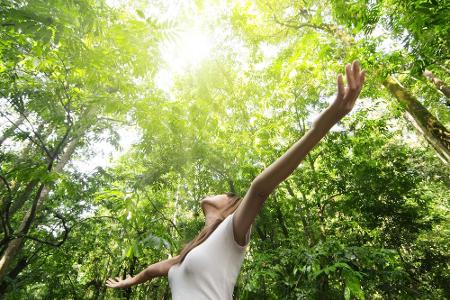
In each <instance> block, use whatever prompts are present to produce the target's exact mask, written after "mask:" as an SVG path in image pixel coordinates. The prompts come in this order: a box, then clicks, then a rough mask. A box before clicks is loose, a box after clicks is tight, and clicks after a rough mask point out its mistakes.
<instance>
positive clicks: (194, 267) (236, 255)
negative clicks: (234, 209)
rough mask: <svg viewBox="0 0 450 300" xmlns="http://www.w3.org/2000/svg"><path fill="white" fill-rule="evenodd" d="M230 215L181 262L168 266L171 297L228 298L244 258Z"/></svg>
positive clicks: (177, 299)
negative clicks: (235, 236) (236, 239)
mask: <svg viewBox="0 0 450 300" xmlns="http://www.w3.org/2000/svg"><path fill="white" fill-rule="evenodd" d="M233 216H234V213H233V214H231V215H229V216H228V217H227V218H225V220H223V221H222V223H220V224H219V226H218V227H217V228H216V230H214V232H213V233H211V235H210V236H209V237H208V238H207V239H206V240H205V241H204V242H203V243H201V244H200V245H198V246H197V247H195V248H194V249H192V250H191V251H190V252H189V253H188V254H187V255H186V257H185V259H184V261H183V262H182V263H181V264H176V265H173V266H172V267H171V268H170V269H169V273H168V277H169V285H170V290H171V291H172V299H173V300H222V299H223V300H230V299H233V290H234V285H235V283H236V279H237V277H238V275H239V271H240V269H241V265H242V262H243V260H244V254H245V248H246V246H247V245H248V240H249V233H250V230H249V233H247V240H246V246H240V245H239V244H238V243H237V242H236V241H235V239H234V233H233Z"/></svg>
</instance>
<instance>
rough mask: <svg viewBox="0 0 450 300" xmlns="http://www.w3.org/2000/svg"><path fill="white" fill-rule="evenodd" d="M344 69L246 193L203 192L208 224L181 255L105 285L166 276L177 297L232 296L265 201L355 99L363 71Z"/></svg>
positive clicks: (355, 67) (356, 67)
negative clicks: (317, 109) (303, 128)
mask: <svg viewBox="0 0 450 300" xmlns="http://www.w3.org/2000/svg"><path fill="white" fill-rule="evenodd" d="M345 71H346V76H347V86H346V87H345V86H344V83H343V79H342V75H339V76H338V78H337V86H338V93H337V96H336V99H335V100H334V102H333V103H332V104H331V105H330V106H329V107H328V108H327V109H325V110H324V111H323V112H322V113H321V114H320V115H319V117H318V118H317V119H316V120H315V121H314V123H313V125H312V127H311V129H310V130H309V131H308V132H307V133H306V134H305V135H304V136H303V137H302V138H301V139H300V140H299V141H297V142H296V143H295V144H294V145H293V146H292V147H291V148H290V149H289V150H288V151H287V152H286V153H285V154H283V156H281V157H280V158H279V159H278V160H276V161H275V162H274V163H273V164H272V165H270V166H269V167H268V168H266V169H265V170H264V171H263V172H262V173H261V174H259V175H258V176H257V177H256V178H255V179H254V180H253V182H252V184H251V185H250V188H249V189H248V191H247V193H246V194H245V196H244V198H243V199H240V198H238V197H236V196H235V195H233V194H224V195H216V196H208V197H206V198H204V199H203V200H202V202H201V207H202V210H203V213H204V215H205V218H206V224H205V227H204V229H203V230H202V231H201V232H200V234H199V235H198V236H197V237H196V238H195V239H194V240H192V241H191V242H190V243H189V244H187V245H186V246H185V247H184V248H183V250H182V251H181V253H180V254H179V255H178V256H176V257H173V258H169V259H167V260H164V261H161V262H158V263H156V264H153V265H151V266H149V267H147V268H146V269H145V270H144V271H142V272H141V273H139V274H138V275H136V276H134V277H128V278H126V279H120V278H116V279H112V278H110V279H108V280H107V284H106V285H107V286H108V287H111V288H127V287H130V286H132V285H135V284H139V283H142V282H145V281H147V280H150V279H152V278H155V277H158V276H168V277H169V283H170V288H171V291H172V298H173V299H174V300H177V299H196V300H197V299H232V295H233V289H234V285H235V283H236V279H237V276H238V274H239V270H240V268H241V265H242V261H243V259H244V253H245V247H246V245H247V244H248V240H249V232H250V227H251V225H252V223H253V221H254V220H255V218H256V216H257V215H258V213H259V211H260V209H261V207H262V206H263V204H264V202H265V201H266V199H267V198H268V196H269V195H270V193H271V192H272V191H273V190H274V189H275V188H276V187H277V186H278V185H279V184H280V183H281V182H283V181H284V180H285V179H286V178H287V177H288V176H289V175H290V174H291V173H292V172H293V171H294V170H295V169H296V168H297V166H298V165H299V164H300V162H301V161H302V160H303V158H304V157H305V156H306V155H307V154H308V152H309V151H311V149H312V148H313V147H314V146H315V145H316V144H317V143H318V142H319V141H320V140H321V139H322V138H323V137H324V136H325V135H326V133H327V132H328V131H329V130H330V129H331V127H333V125H334V124H336V123H337V122H338V121H339V120H340V119H342V118H343V117H344V116H345V115H346V114H348V113H349V112H350V111H351V110H352V108H353V107H354V105H355V102H356V99H357V98H358V96H359V93H360V91H361V88H362V85H363V82H364V77H365V72H364V71H361V70H360V65H359V62H358V61H354V62H353V64H352V65H350V64H347V65H346V67H345Z"/></svg>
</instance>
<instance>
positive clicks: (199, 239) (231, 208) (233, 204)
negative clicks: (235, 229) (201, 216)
mask: <svg viewBox="0 0 450 300" xmlns="http://www.w3.org/2000/svg"><path fill="white" fill-rule="evenodd" d="M226 195H227V196H228V197H229V198H231V200H232V201H230V204H229V205H227V206H225V207H224V208H223V209H221V211H220V217H219V219H217V220H216V221H215V222H214V223H213V224H211V225H209V226H205V227H203V229H202V231H200V233H199V234H198V235H197V236H196V237H195V238H194V239H193V240H191V241H190V242H189V243H187V244H186V246H184V248H183V250H181V252H180V256H179V258H178V259H177V261H176V263H182V262H183V261H184V259H185V257H186V255H187V254H188V253H189V252H190V251H191V250H192V249H194V248H195V247H197V246H198V245H200V244H201V243H203V242H204V241H205V240H206V239H207V238H208V237H209V236H210V235H211V233H213V232H214V230H216V228H217V227H218V226H219V225H220V223H222V222H223V220H225V219H226V217H228V216H229V215H231V214H232V213H234V212H235V211H236V209H237V208H238V206H239V204H241V200H242V199H241V197H239V196H237V195H236V194H234V193H227V194H226Z"/></svg>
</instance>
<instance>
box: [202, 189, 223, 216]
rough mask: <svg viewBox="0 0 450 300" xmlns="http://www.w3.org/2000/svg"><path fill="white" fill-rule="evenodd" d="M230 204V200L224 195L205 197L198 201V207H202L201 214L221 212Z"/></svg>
mask: <svg viewBox="0 0 450 300" xmlns="http://www.w3.org/2000/svg"><path fill="white" fill-rule="evenodd" d="M230 202H231V198H230V197H228V196H227V195H226V194H222V195H215V196H206V197H205V198H203V199H202V200H201V201H200V205H201V206H202V209H203V213H205V214H206V210H211V209H214V210H221V209H223V208H225V207H226V206H227V205H229V204H230Z"/></svg>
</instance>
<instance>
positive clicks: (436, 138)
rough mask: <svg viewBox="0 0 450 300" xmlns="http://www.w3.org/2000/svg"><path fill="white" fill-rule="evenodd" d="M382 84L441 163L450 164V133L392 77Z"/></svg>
mask: <svg viewBox="0 0 450 300" xmlns="http://www.w3.org/2000/svg"><path fill="white" fill-rule="evenodd" d="M383 84H384V86H386V87H387V88H388V89H389V91H390V92H391V94H392V95H394V97H395V98H396V99H397V100H398V101H399V102H400V104H401V105H402V106H403V107H404V108H405V109H406V112H407V114H408V115H409V117H410V118H411V119H412V120H414V122H413V125H414V127H416V128H417V129H418V130H419V131H420V132H421V133H422V134H423V136H424V137H425V139H426V140H427V141H428V142H429V143H430V145H431V146H432V147H433V148H434V149H435V150H436V153H437V154H438V156H439V157H440V158H441V159H442V161H443V162H445V163H446V164H448V163H449V162H450V132H449V131H448V130H447V129H446V128H445V127H444V126H443V125H442V124H441V123H440V122H439V121H438V120H437V119H436V118H435V117H434V116H433V115H432V114H431V113H430V112H429V111H428V110H427V109H426V108H425V107H424V106H423V105H422V104H421V103H420V102H419V101H418V100H417V99H416V97H414V96H413V95H411V94H410V93H409V92H408V91H407V90H406V89H405V88H404V87H403V86H402V85H401V84H400V83H399V82H398V81H397V80H396V79H395V78H394V77H392V76H388V77H387V78H386V80H385V81H384V82H383Z"/></svg>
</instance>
